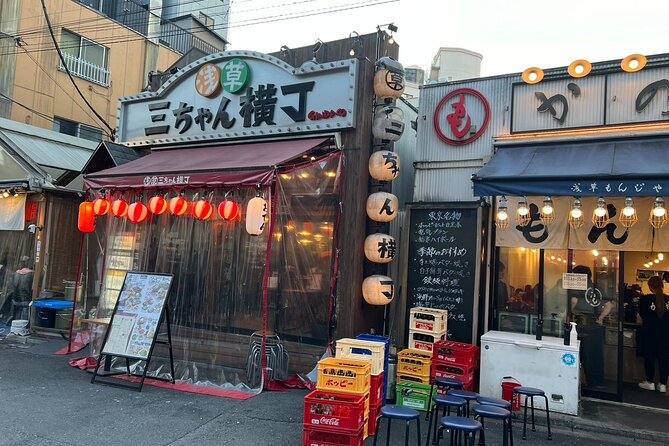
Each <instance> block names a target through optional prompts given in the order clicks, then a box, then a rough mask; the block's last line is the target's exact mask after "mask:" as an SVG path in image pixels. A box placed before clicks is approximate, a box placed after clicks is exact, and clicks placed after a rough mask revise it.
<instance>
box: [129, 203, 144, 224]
mask: <svg viewBox="0 0 669 446" xmlns="http://www.w3.org/2000/svg"><path fill="white" fill-rule="evenodd" d="M148 216H149V210H148V209H147V208H146V206H144V203H133V204H131V205H130V206H128V220H130V221H131V222H132V223H135V224H137V223H141V222H143V221H144V220H146V217H148Z"/></svg>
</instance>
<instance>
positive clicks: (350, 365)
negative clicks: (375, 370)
mask: <svg viewBox="0 0 669 446" xmlns="http://www.w3.org/2000/svg"><path fill="white" fill-rule="evenodd" d="M370 371H371V365H370V363H369V361H364V360H360V359H342V358H325V359H321V360H320V361H318V382H317V383H316V389H318V390H324V391H326V392H342V393H354V394H358V395H360V394H365V393H369V386H370V384H371V377H372V375H371V373H370Z"/></svg>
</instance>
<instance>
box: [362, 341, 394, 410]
mask: <svg viewBox="0 0 669 446" xmlns="http://www.w3.org/2000/svg"><path fill="white" fill-rule="evenodd" d="M355 338H356V339H359V340H361V341H374V342H383V343H385V345H386V357H385V358H383V404H386V391H387V389H388V358H390V338H388V337H386V336H378V335H372V334H366V333H363V334H359V335H358V336H356V337H355ZM355 350H356V349H353V353H364V352H362V351H360V352H356V351H355Z"/></svg>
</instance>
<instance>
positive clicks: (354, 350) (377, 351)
mask: <svg viewBox="0 0 669 446" xmlns="http://www.w3.org/2000/svg"><path fill="white" fill-rule="evenodd" d="M335 357H337V358H348V359H362V360H366V361H370V363H371V365H372V375H374V376H376V375H380V374H381V373H383V364H384V362H385V358H386V345H385V343H383V342H376V341H363V340H360V339H351V338H342V339H339V340H337V347H336V349H335Z"/></svg>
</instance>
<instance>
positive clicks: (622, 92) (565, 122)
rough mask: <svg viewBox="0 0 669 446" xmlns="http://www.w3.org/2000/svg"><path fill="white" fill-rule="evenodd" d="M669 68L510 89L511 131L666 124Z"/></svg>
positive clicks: (541, 83)
mask: <svg viewBox="0 0 669 446" xmlns="http://www.w3.org/2000/svg"><path fill="white" fill-rule="evenodd" d="M667 93H669V68H658V69H653V70H641V71H639V72H636V73H626V72H621V73H613V74H605V75H589V76H588V77H586V78H582V79H574V78H568V79H560V80H555V81H547V82H545V81H544V82H540V83H537V84H524V83H517V84H514V85H513V102H512V124H511V132H512V133H520V132H533V131H540V130H561V129H570V128H583V127H598V126H606V125H621V124H632V123H637V122H656V121H664V120H667V119H669V103H668V100H667Z"/></svg>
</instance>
